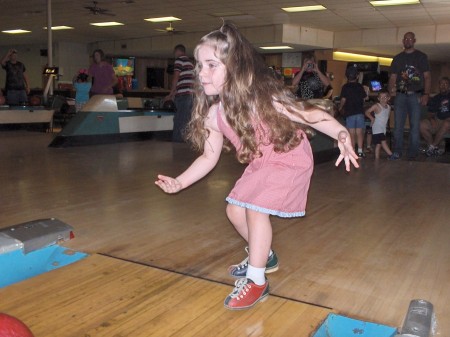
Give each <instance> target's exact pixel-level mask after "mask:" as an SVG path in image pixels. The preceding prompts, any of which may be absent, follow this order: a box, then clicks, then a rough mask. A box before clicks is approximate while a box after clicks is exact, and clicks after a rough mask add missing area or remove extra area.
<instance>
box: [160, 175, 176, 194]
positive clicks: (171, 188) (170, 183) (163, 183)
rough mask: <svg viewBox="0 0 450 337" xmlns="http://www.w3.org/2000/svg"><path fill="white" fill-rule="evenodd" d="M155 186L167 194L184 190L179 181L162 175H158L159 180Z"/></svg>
mask: <svg viewBox="0 0 450 337" xmlns="http://www.w3.org/2000/svg"><path fill="white" fill-rule="evenodd" d="M155 184H156V185H158V186H159V187H160V188H161V189H162V190H163V191H164V192H166V193H178V192H180V191H181V189H182V188H183V186H182V185H181V183H180V182H179V181H178V180H177V179H175V178H171V177H167V176H163V175H161V174H159V175H158V180H156V181H155Z"/></svg>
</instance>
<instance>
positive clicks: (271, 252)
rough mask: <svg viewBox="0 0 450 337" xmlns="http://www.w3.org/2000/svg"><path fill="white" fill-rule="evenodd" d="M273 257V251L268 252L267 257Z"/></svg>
mask: <svg viewBox="0 0 450 337" xmlns="http://www.w3.org/2000/svg"><path fill="white" fill-rule="evenodd" d="M272 255H273V250H272V249H271V250H270V252H269V257H271V256H272Z"/></svg>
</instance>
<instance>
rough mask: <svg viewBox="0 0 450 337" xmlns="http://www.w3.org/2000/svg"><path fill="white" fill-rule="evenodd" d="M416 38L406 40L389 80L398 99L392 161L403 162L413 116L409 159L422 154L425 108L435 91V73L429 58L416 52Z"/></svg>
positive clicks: (411, 34)
mask: <svg viewBox="0 0 450 337" xmlns="http://www.w3.org/2000/svg"><path fill="white" fill-rule="evenodd" d="M415 43H416V38H415V35H414V33H412V32H408V33H406V34H405V35H404V36H403V47H404V50H403V52H401V53H400V54H398V55H396V56H395V57H394V60H393V61H392V64H391V76H390V78H389V92H390V93H391V96H396V97H395V104H394V116H395V130H394V153H393V154H392V156H391V159H394V160H395V159H400V158H401V157H402V150H403V132H404V127H405V121H406V116H409V124H410V133H409V148H408V158H409V159H412V160H414V159H415V158H416V157H417V155H418V154H419V142H420V127H419V125H420V115H421V106H426V105H427V103H428V98H429V94H430V88H431V73H430V65H429V63H428V57H427V55H426V54H424V53H422V52H421V51H419V50H417V49H415V48H414V44H415Z"/></svg>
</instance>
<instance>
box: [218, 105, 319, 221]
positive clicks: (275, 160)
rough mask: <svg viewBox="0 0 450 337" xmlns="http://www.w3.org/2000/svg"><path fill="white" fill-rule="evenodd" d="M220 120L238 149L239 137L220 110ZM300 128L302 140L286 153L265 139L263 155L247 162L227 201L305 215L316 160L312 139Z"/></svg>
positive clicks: (285, 215) (282, 214) (281, 213)
mask: <svg viewBox="0 0 450 337" xmlns="http://www.w3.org/2000/svg"><path fill="white" fill-rule="evenodd" d="M217 124H218V127H219V130H220V131H221V132H222V133H223V134H224V136H225V137H226V138H228V139H229V140H230V142H231V143H232V144H233V146H234V147H235V148H236V150H237V151H238V150H239V148H240V146H241V142H240V140H239V137H238V136H237V134H236V133H235V132H234V131H233V130H232V129H231V127H230V126H229V125H228V123H226V121H224V120H223V118H222V116H221V113H220V112H219V111H218V112H217ZM299 132H300V133H302V134H303V140H302V141H301V143H300V144H299V145H298V146H297V147H296V148H295V149H293V150H291V151H289V152H286V153H276V152H275V151H274V149H273V145H272V144H269V143H268V142H264V143H265V144H268V145H265V144H261V145H260V151H261V153H262V156H261V157H259V158H256V159H254V160H253V161H251V162H250V163H249V164H248V166H247V168H246V169H245V171H244V173H243V175H242V177H241V178H239V180H238V181H237V182H236V184H235V186H234V188H233V189H232V190H231V192H230V194H229V195H228V197H227V198H226V201H227V202H229V203H230V204H233V205H237V206H240V207H245V208H249V209H252V210H255V211H258V212H262V213H266V214H271V215H277V216H279V217H283V218H291V217H300V216H304V215H305V208H306V199H307V196H308V189H309V183H310V180H311V175H312V172H313V167H314V162H313V155H312V150H311V146H310V144H309V141H308V139H307V137H306V135H305V134H304V133H303V131H301V130H299ZM259 134H261V132H259Z"/></svg>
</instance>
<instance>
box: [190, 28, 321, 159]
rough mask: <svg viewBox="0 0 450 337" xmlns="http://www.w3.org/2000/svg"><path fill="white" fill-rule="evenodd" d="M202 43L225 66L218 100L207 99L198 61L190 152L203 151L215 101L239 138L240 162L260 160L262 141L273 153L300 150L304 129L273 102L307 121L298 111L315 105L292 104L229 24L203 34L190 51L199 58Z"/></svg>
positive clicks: (246, 43)
mask: <svg viewBox="0 0 450 337" xmlns="http://www.w3.org/2000/svg"><path fill="white" fill-rule="evenodd" d="M203 45H208V46H211V47H213V48H214V49H215V52H216V56H217V58H218V59H219V60H220V61H221V62H222V63H223V64H224V65H225V68H226V76H225V83H224V85H223V88H222V93H221V95H220V97H219V96H215V97H211V96H207V95H206V94H205V92H204V90H203V88H202V86H201V84H200V81H199V77H198V73H199V71H200V69H199V66H198V62H197V66H196V74H197V76H196V84H195V102H194V108H193V112H192V119H191V121H190V123H189V127H188V134H187V139H188V140H189V141H190V142H191V143H192V144H193V146H194V148H195V149H197V150H199V151H203V147H204V144H205V140H206V139H207V137H208V130H207V129H206V128H205V126H204V125H205V119H206V118H207V116H208V111H209V108H210V107H211V105H212V104H214V103H218V102H219V101H221V103H222V105H223V108H224V111H225V115H226V120H227V122H228V124H229V125H230V126H231V128H232V129H233V130H234V131H235V132H236V134H237V135H238V136H239V138H240V140H241V148H240V149H237V150H238V151H237V152H236V153H237V158H238V160H239V161H240V162H241V163H248V162H250V161H251V160H252V159H253V158H255V157H259V156H261V152H260V151H259V146H260V145H261V144H262V142H263V141H264V139H266V140H268V141H269V142H270V143H272V144H273V146H274V150H275V151H276V152H288V151H290V150H292V149H293V148H295V147H296V146H298V145H299V144H300V142H301V141H302V138H303V136H302V133H301V132H298V130H299V129H304V128H305V126H304V125H302V124H299V123H295V122H292V121H291V120H290V119H289V118H287V117H286V116H285V115H284V114H282V113H280V112H279V111H278V110H277V109H276V106H275V105H274V102H278V103H280V104H281V105H283V106H284V107H285V108H286V109H287V110H288V111H289V112H291V113H294V114H297V115H299V116H300V118H301V119H303V120H305V118H304V117H303V116H301V114H299V110H300V111H304V110H307V109H310V108H312V107H313V106H312V105H310V104H308V103H307V102H297V101H296V100H295V97H294V95H293V94H292V92H290V91H289V90H287V89H286V88H285V87H284V85H283V83H281V82H280V81H279V80H278V79H276V77H275V76H274V74H273V70H272V69H270V68H269V67H268V66H267V65H266V64H265V63H264V59H263V58H262V56H261V55H260V54H258V52H257V51H256V50H255V48H254V47H253V46H252V45H251V44H250V42H249V41H248V40H247V39H245V38H244V37H243V35H242V34H241V33H240V32H239V31H238V29H237V28H236V27H235V26H234V25H233V24H231V23H224V24H223V25H222V27H221V28H220V29H218V30H215V31H213V32H211V33H209V34H207V35H206V36H204V37H203V38H202V39H201V40H200V42H199V44H198V45H197V47H196V49H195V51H194V56H195V58H196V59H197V60H198V49H199V47H201V46H203ZM261 124H263V125H265V128H264V130H266V133H268V134H264V131H263V128H261V127H260V125H261ZM255 127H256V128H258V133H257V132H256V131H257V130H255ZM261 132H262V135H261ZM257 134H259V135H260V137H257ZM227 145H229V143H225V147H227ZM266 145H267V144H266Z"/></svg>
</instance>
